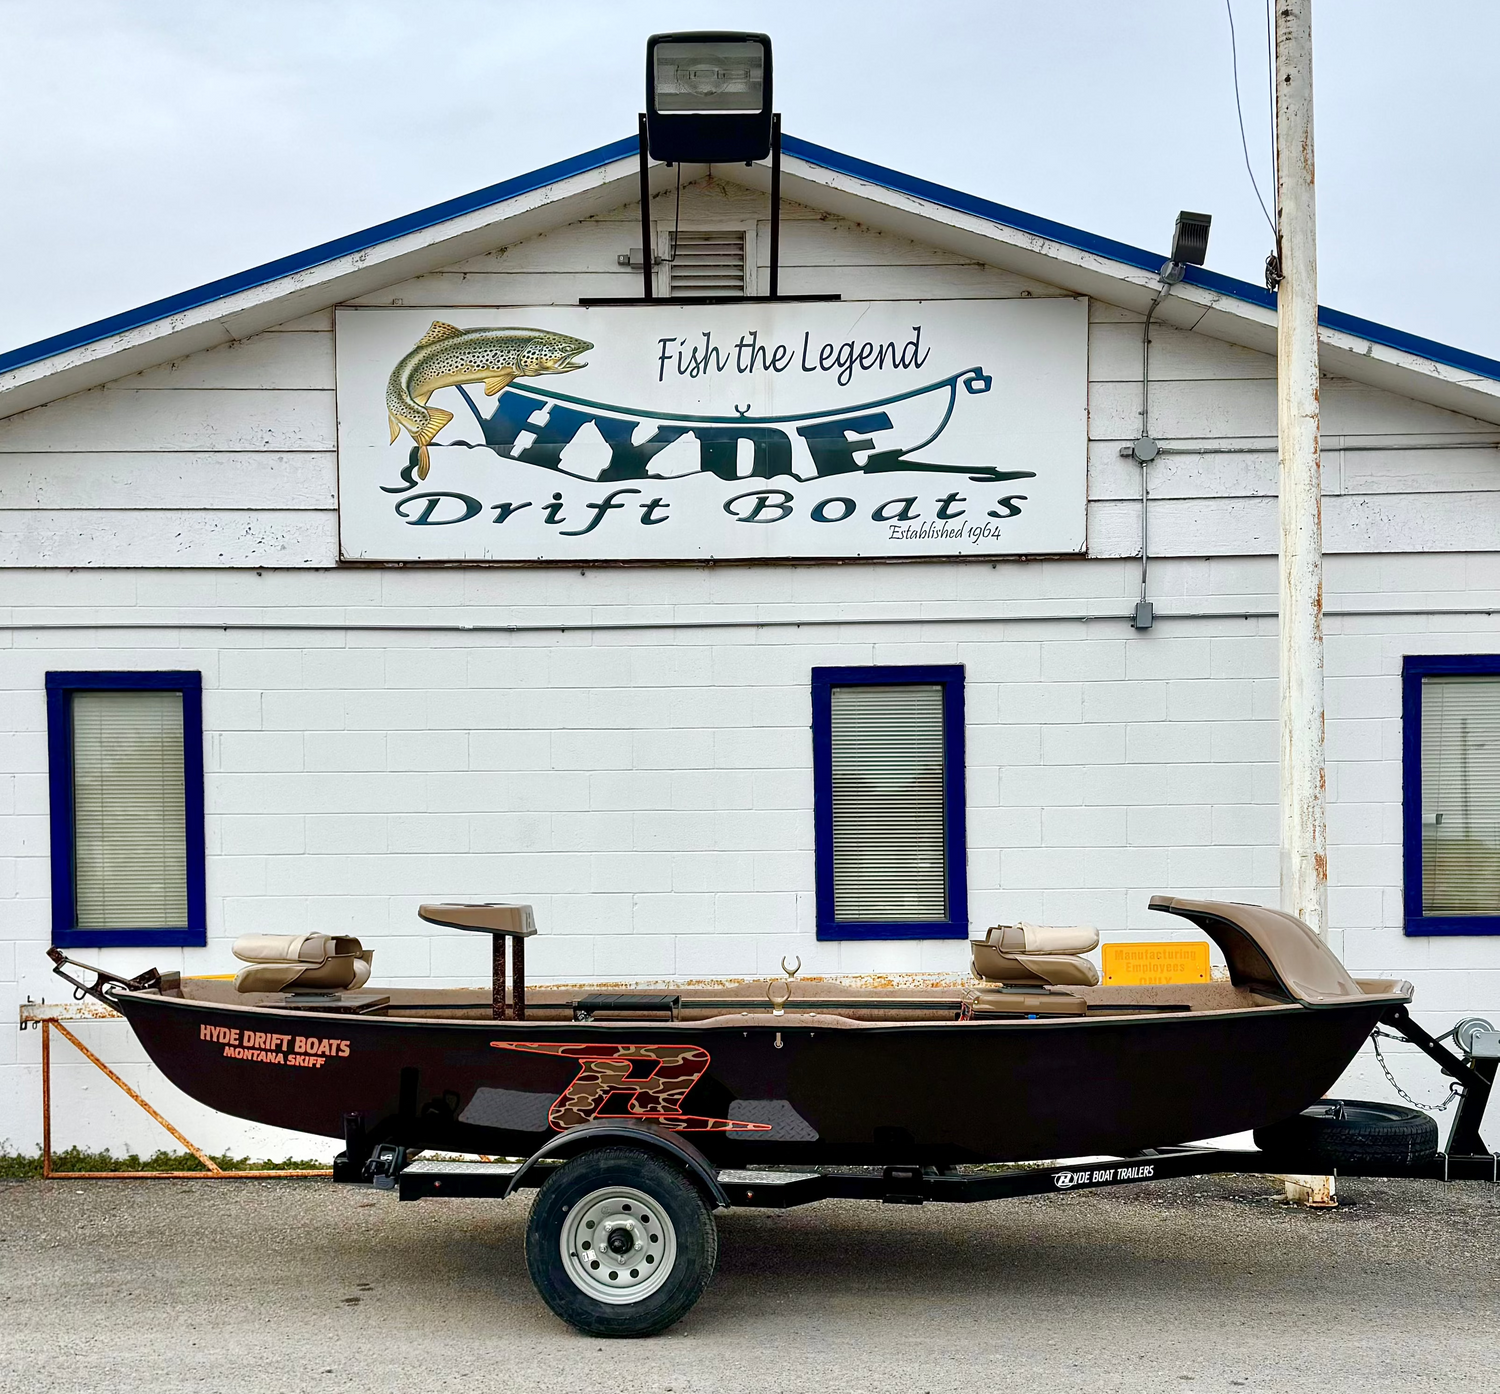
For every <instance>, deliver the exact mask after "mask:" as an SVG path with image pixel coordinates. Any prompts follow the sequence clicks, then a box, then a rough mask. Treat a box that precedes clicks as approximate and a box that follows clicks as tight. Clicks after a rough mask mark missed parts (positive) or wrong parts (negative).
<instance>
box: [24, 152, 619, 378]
mask: <svg viewBox="0 0 1500 1394" xmlns="http://www.w3.org/2000/svg"><path fill="white" fill-rule="evenodd" d="M636 150H637V144H636V137H635V136H630V137H628V138H626V139H625V140H616V141H612V142H610V144H608V145H601V146H600V147H599V148H598V149H597V150H589V151H587V152H585V153H584V154H582V155H574V156H572V158H570V159H567V160H559V161H558V162H557V163H556V164H552V165H544V166H543V167H542V168H541V169H534V170H532V171H531V172H530V173H529V174H518V175H517V176H516V177H515V178H514V179H506V180H503V181H502V182H501V183H499V184H491V185H490V186H489V187H488V188H485V189H476V190H475V191H474V192H473V193H471V194H460V195H459V196H458V197H457V198H450V199H446V200H444V201H443V202H442V203H434V204H433V205H432V206H431V207H430V208H421V209H418V210H417V212H415V213H407V214H406V215H405V216H403V217H400V218H392V219H390V221H388V222H384V223H376V224H375V226H374V227H367V228H365V229H363V230H362V231H360V232H352V233H350V234H349V235H348V236H347V237H338V238H335V239H334V240H333V241H332V242H321V243H319V244H318V245H317V246H316V247H309V248H308V249H307V250H306V251H305V252H293V253H292V255H291V256H285V257H280V258H278V259H277V260H276V261H268V262H266V263H264V264H263V265H261V266H252V267H251V268H250V269H249V270H248V271H240V272H238V273H237V274H235V275H233V276H223V277H221V278H220V279H219V280H217V281H209V282H207V283H206V284H204V285H201V286H194V287H193V289H192V290H184V291H180V292H178V294H176V295H169V296H167V298H166V299H165V300H153V301H152V302H151V303H150V304H149V305H139V306H137V307H136V308H135V309H133V310H123V311H121V312H120V313H119V314H117V315H111V316H110V317H109V318H108V319H100V320H95V321H94V322H93V323H92V324H85V325H82V326H80V327H79V328H77V329H69V330H68V331H67V332H66V333H63V334H54V335H53V336H52V337H51V338H50V339H38V340H37V342H36V343H34V344H26V345H24V346H23V347H21V348H17V349H11V350H10V352H9V353H4V354H0V373H6V372H10V371H11V370H12V369H14V368H24V367H26V366H27V365H28V364H31V363H38V362H40V361H41V360H42V359H44V358H52V357H54V356H56V355H57V354H59V353H66V352H68V351H69V350H70V349H76V348H82V347H84V345H86V344H94V343H98V341H99V340H100V339H108V338H110V337H111V336H113V335H115V334H123V333H125V332H126V330H129V329H139V328H140V327H141V326H142V325H146V324H151V323H153V322H155V321H156V320H161V319H166V318H167V316H169V315H179V314H181V313H182V312H183V311H184V310H196V309H198V308H199V307H200V306H203V305H208V304H212V302H213V301H215V300H223V299H225V298H226V297H227V296H231V295H237V294H239V292H240V291H243V290H252V289H254V287H256V286H263V285H266V284H267V283H268V282H270V281H277V280H280V279H281V278H282V277H284V276H293V275H296V273H297V272H299V271H307V270H309V269H310V268H311V267H314V266H322V265H324V264H325V263H327V262H330V261H337V260H338V258H339V257H344V256H348V255H349V254H350V253H351V252H363V251H368V250H369V249H370V248H371V247H378V246H380V245H381V244H382V243H385V242H394V241H395V240H396V239H397V238H398V237H405V236H406V235H407V234H408V233H412V232H421V231H423V230H424V229H425V228H430V227H435V226H436V225H437V224H438V223H444V222H447V221H448V220H449V219H450V218H461V217H463V215H464V214H466V213H474V212H477V211H478V210H479V209H481V208H491V207H493V206H494V205H495V204H497V203H504V202H505V201H506V200H507V199H513V198H518V197H519V196H520V195H522V194H529V193H531V192H532V191H533V190H535V189H541V188H545V187H546V186H547V185H548V184H555V183H557V182H558V181H559V180H562V179H568V178H571V177H572V176H573V175H575V174H586V173H588V172H589V171H590V170H595V169H602V168H603V167H604V166H605V165H608V164H613V163H614V162H615V161H616V160H623V159H626V158H628V157H632V156H634V155H635V153H636Z"/></svg>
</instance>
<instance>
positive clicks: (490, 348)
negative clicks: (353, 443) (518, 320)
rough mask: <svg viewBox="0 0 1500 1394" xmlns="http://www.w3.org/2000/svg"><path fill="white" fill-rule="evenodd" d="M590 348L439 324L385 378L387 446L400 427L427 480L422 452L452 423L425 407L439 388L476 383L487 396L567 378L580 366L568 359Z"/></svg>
mask: <svg viewBox="0 0 1500 1394" xmlns="http://www.w3.org/2000/svg"><path fill="white" fill-rule="evenodd" d="M591 348H593V345H592V344H590V343H587V342H585V341H584V340H583V339H574V338H572V337H570V336H569V335H567V334H555V333H553V332H552V331H551V330H548V329H518V328H517V329H458V328H455V327H454V326H453V325H451V324H444V323H443V322H442V320H434V321H433V325H432V328H431V329H429V330H428V331H427V332H426V333H425V334H424V335H422V337H421V338H420V339H418V340H417V343H416V347H415V348H413V349H412V350H411V352H410V353H408V354H407V355H406V357H405V358H403V359H402V360H401V361H400V362H399V363H398V364H396V367H395V369H394V371H393V372H392V373H391V376H390V381H389V382H388V383H387V384H386V389H385V405H386V410H387V412H388V413H389V414H390V420H391V444H392V445H394V444H395V443H396V437H397V436H398V435H400V434H401V428H402V427H403V426H404V427H406V429H407V431H408V432H410V434H411V438H412V439H413V440H414V441H416V443H417V461H418V465H417V478H418V479H426V478H427V468H428V459H427V447H428V446H429V445H431V444H432V439H433V437H434V436H436V435H437V433H438V432H439V431H441V430H442V429H443V427H444V426H446V425H447V424H448V423H449V422H450V421H452V420H453V413H452V412H451V411H444V410H443V409H442V408H441V407H429V406H428V405H427V399H428V398H429V397H430V396H432V394H433V393H434V392H436V391H437V390H438V388H440V387H457V386H458V385H459V384H460V383H471V382H482V383H483V384H484V392H485V396H487V397H493V396H494V395H495V394H496V393H497V392H499V391H501V390H502V389H503V388H505V387H506V386H508V385H509V383H510V382H511V381H512V380H514V379H515V378H534V377H540V376H542V375H543V374H545V373H571V372H574V371H575V370H577V369H579V368H583V367H587V366H588V365H587V364H584V363H575V362H573V359H574V358H576V357H577V356H578V355H579V354H580V353H584V352H586V351H587V350H589V349H591Z"/></svg>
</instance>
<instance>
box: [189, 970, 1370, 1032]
mask: <svg viewBox="0 0 1500 1394" xmlns="http://www.w3.org/2000/svg"><path fill="white" fill-rule="evenodd" d="M1359 986H1360V987H1361V989H1362V990H1363V991H1364V992H1365V993H1367V994H1371V995H1378V994H1381V993H1384V992H1387V991H1389V990H1390V988H1391V984H1389V983H1387V982H1385V981H1383V980H1382V981H1373V980H1367V981H1361V982H1360V983H1359ZM180 993H181V996H183V997H184V998H188V999H191V1000H195V1001H201V1002H212V1003H215V1004H219V1005H223V1006H233V1007H240V1008H251V1009H262V1010H266V1009H270V1010H286V1009H288V1008H294V1009H299V1010H302V1011H310V1012H313V1013H316V1012H318V1011H319V1010H320V1008H321V1009H322V1010H325V1011H335V1012H338V1011H343V1012H348V1011H350V1010H354V1011H358V1012H361V1013H369V1014H372V1015H379V1016H383V1017H391V1018H405V1019H409V1020H410V1019H427V1020H452V1021H480V1020H483V1019H485V1018H486V1017H488V1016H490V1014H491V1013H492V1011H493V1006H492V1000H491V993H490V989H489V988H487V987H486V988H438V989H435V988H409V989H402V988H381V989H380V992H379V994H378V996H376V995H374V994H372V993H368V992H367V993H363V994H345V995H344V996H348V997H363V998H366V999H369V1000H368V1001H367V1002H365V1003H358V1002H341V1001H340V1000H339V998H340V994H314V993H307V994H294V993H270V992H249V993H247V992H241V991H237V990H236V989H235V987H234V985H233V984H232V983H230V982H225V981H223V980H219V979H204V978H184V979H182V980H181V987H180ZM174 995H175V994H174ZM1289 1006H1290V1007H1295V1006H1296V1004H1295V1003H1293V1002H1291V1001H1290V1000H1288V999H1286V998H1282V997H1273V996H1268V995H1265V994H1262V993H1258V992H1252V991H1248V990H1246V989H1244V988H1242V987H1237V986H1235V985H1234V984H1232V983H1229V982H1223V981H1214V982H1207V983H1172V984H1164V985H1159V986H1142V987H1069V988H1067V989H1060V988H1053V989H1050V990H1049V989H1046V988H1037V987H1032V988H1019V989H1018V988H1008V987H1002V986H1001V985H998V984H994V983H984V982H974V983H972V984H952V985H940V986H932V987H866V986H859V985H853V984H849V983H843V982H839V981H836V980H831V979H830V980H819V979H816V978H813V979H800V978H799V979H793V980H788V979H785V978H771V979H764V978H763V979H758V980H749V981H745V982H737V983H727V984H720V985H715V986H707V987H702V986H692V985H686V984H684V985H680V986H655V987H586V986H578V985H572V986H552V987H541V986H538V987H528V989H527V991H526V1002H525V1012H526V1021H527V1022H536V1023H545V1022H562V1021H576V1022H601V1023H605V1022H621V1023H624V1022H633V1021H640V1022H663V1023H664V1022H702V1023H708V1022H712V1023H714V1024H715V1025H726V1026H727V1025H732V1024H738V1023H739V1022H741V1021H748V1020H753V1021H755V1022H757V1023H758V1024H762V1025H766V1024H770V1023H771V1022H772V1021H775V1022H778V1023H779V1022H782V1021H788V1020H803V1021H807V1022H809V1023H810V1022H811V1020H812V1019H813V1018H816V1019H817V1020H818V1021H819V1022H820V1024H826V1025H832V1026H839V1025H842V1026H853V1025H859V1024H861V1023H869V1024H881V1023H886V1024H889V1023H893V1022H956V1021H971V1020H972V1021H984V1020H994V1019H997V1018H1005V1017H1013V1018H1021V1019H1025V1018H1030V1017H1047V1018H1052V1017H1079V1016H1090V1017H1092V1016H1109V1017H1122V1016H1154V1015H1158V1014H1161V1013H1194V1014H1201V1013H1205V1012H1225V1011H1233V1012H1242V1011H1245V1010H1247V1009H1253V1008H1261V1009H1277V1008H1280V1009H1285V1008H1287V1007H1289Z"/></svg>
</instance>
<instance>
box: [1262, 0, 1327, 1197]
mask: <svg viewBox="0 0 1500 1394" xmlns="http://www.w3.org/2000/svg"><path fill="white" fill-rule="evenodd" d="M1275 4H1276V11H1275V12H1276V79H1275V87H1276V233H1277V236H1276V241H1277V248H1276V254H1277V258H1278V261H1279V269H1280V272H1281V282H1280V284H1279V285H1278V286H1277V288H1276V427H1277V438H1278V445H1279V450H1280V461H1281V472H1280V504H1281V555H1280V562H1281V580H1280V597H1279V598H1280V616H1281V908H1282V909H1283V910H1286V911H1289V912H1290V913H1291V914H1293V915H1296V916H1297V917H1298V918H1299V919H1301V920H1304V921H1305V922H1306V923H1307V924H1308V926H1309V927H1310V928H1311V929H1312V930H1313V931H1314V933H1316V934H1318V935H1319V936H1320V937H1322V938H1324V939H1326V938H1327V937H1328V822H1327V809H1326V799H1327V781H1326V767H1325V764H1324V757H1323V468H1322V462H1321V460H1320V459H1319V455H1318V223H1317V205H1316V200H1315V197H1314V179H1313V72H1312V0H1275ZM1282 1181H1283V1184H1284V1186H1285V1190H1286V1196H1287V1199H1288V1200H1293V1201H1300V1202H1302V1203H1303V1204H1305V1205H1315V1206H1328V1205H1336V1204H1337V1203H1338V1202H1337V1199H1336V1194H1335V1191H1334V1181H1333V1178H1332V1177H1331V1176H1286V1177H1283V1178H1282Z"/></svg>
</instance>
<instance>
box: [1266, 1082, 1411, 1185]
mask: <svg viewBox="0 0 1500 1394" xmlns="http://www.w3.org/2000/svg"><path fill="white" fill-rule="evenodd" d="M1255 1145H1256V1146H1257V1147H1259V1148H1260V1149H1261V1151H1263V1152H1268V1153H1270V1154H1271V1155H1272V1156H1273V1157H1277V1158H1286V1159H1289V1160H1291V1161H1292V1162H1295V1163H1297V1164H1298V1165H1301V1164H1302V1163H1304V1162H1305V1163H1307V1164H1308V1165H1309V1166H1310V1167H1312V1168H1313V1169H1316V1168H1317V1167H1327V1168H1328V1169H1329V1170H1330V1171H1337V1170H1343V1171H1347V1172H1350V1173H1352V1174H1354V1175H1358V1174H1359V1172H1360V1171H1361V1170H1362V1169H1371V1170H1373V1171H1375V1172H1376V1173H1377V1174H1378V1173H1380V1172H1404V1171H1414V1170H1416V1169H1417V1168H1418V1167H1420V1166H1421V1165H1422V1163H1424V1162H1428V1161H1431V1160H1432V1158H1433V1157H1435V1156H1436V1155H1437V1150H1438V1128H1437V1124H1436V1123H1435V1122H1433V1120H1432V1119H1431V1118H1429V1117H1428V1116H1427V1115H1426V1114H1425V1113H1422V1112H1420V1111H1419V1110H1417V1109H1414V1108H1403V1107H1402V1106H1401V1105H1400V1104H1376V1103H1367V1102H1365V1101H1364V1100H1362V1099H1323V1100H1322V1101H1320V1102H1319V1103H1316V1104H1314V1105H1313V1106H1312V1107H1311V1108H1307V1109H1303V1111H1302V1112H1301V1113H1299V1114H1297V1116H1296V1117H1295V1118H1288V1119H1286V1120H1285V1121H1284V1122H1281V1123H1272V1124H1271V1125H1270V1126H1269V1127H1265V1128H1257V1129H1256V1130H1255Z"/></svg>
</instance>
